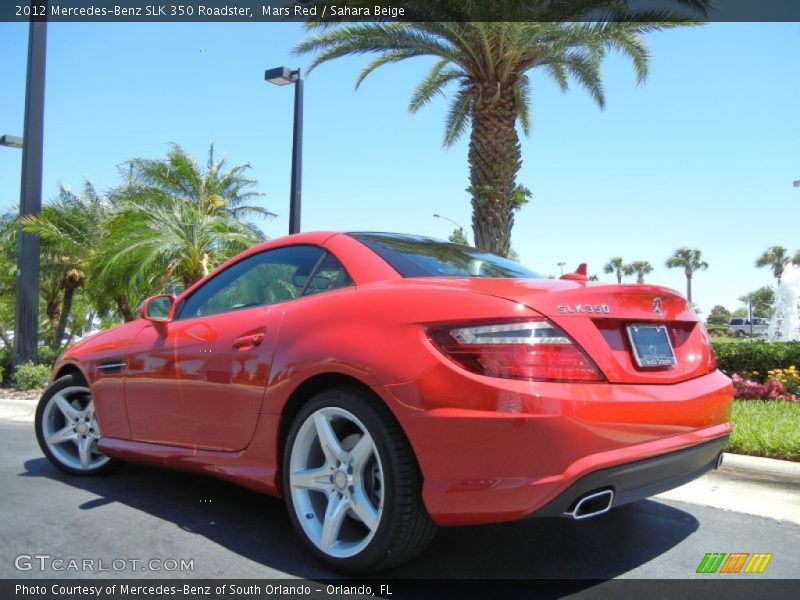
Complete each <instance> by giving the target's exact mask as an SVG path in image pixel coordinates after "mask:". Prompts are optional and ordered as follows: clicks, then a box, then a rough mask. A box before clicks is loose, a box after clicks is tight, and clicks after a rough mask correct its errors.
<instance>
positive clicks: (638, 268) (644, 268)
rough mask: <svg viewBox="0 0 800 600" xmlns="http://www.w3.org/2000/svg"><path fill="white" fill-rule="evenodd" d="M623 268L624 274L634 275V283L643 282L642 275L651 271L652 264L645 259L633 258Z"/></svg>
mask: <svg viewBox="0 0 800 600" xmlns="http://www.w3.org/2000/svg"><path fill="white" fill-rule="evenodd" d="M623 269H624V271H625V275H636V283H644V276H645V275H647V274H648V273H652V272H653V265H651V264H650V263H649V262H647V261H646V260H635V261H633V262H632V263H631V264H629V265H625V267H623Z"/></svg>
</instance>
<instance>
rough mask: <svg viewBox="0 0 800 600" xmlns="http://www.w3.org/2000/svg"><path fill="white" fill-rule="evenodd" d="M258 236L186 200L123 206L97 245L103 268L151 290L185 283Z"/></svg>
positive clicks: (227, 217) (195, 279)
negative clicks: (103, 258) (99, 245)
mask: <svg viewBox="0 0 800 600" xmlns="http://www.w3.org/2000/svg"><path fill="white" fill-rule="evenodd" d="M258 241H260V238H259V237H258V236H257V235H256V234H255V233H254V232H253V231H252V230H251V229H250V228H249V227H247V226H245V225H243V224H242V223H240V222H238V221H236V220H235V219H232V218H230V217H229V216H226V215H222V214H208V213H205V212H203V211H202V210H201V209H200V207H199V206H198V205H196V204H194V203H191V202H186V201H180V200H175V201H172V202H169V203H164V204H161V205H155V206H154V205H147V204H144V205H138V206H129V207H128V209H127V210H126V211H124V212H123V213H121V214H119V215H118V216H117V217H116V218H115V219H114V221H113V222H112V223H111V227H110V234H109V235H108V237H107V238H106V239H105V240H104V242H103V245H102V247H101V253H102V254H103V256H105V257H106V264H105V267H104V269H103V273H104V275H106V276H113V275H115V274H120V273H124V274H126V275H127V277H128V278H129V281H131V282H132V284H133V285H135V286H137V287H141V288H144V289H150V290H151V291H152V290H156V289H164V288H165V287H166V286H168V285H169V284H174V283H176V282H177V283H179V284H180V285H182V286H183V287H189V286H190V285H192V284H193V283H194V282H195V281H197V280H198V279H200V278H201V277H203V276H204V275H207V274H208V272H209V270H210V269H211V268H213V267H215V266H217V265H219V264H220V263H222V262H224V261H225V260H227V259H228V258H230V257H232V256H233V255H235V254H238V253H239V252H241V251H242V250H245V249H246V248H248V247H249V246H251V245H253V244H254V243H257V242H258Z"/></svg>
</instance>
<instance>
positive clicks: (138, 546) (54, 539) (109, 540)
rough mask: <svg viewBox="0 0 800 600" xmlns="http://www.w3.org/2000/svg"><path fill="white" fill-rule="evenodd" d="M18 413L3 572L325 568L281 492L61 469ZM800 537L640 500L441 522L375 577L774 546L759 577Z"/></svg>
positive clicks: (591, 575)
mask: <svg viewBox="0 0 800 600" xmlns="http://www.w3.org/2000/svg"><path fill="white" fill-rule="evenodd" d="M20 421H22V422H9V421H2V422H0V440H2V444H0V505H1V506H2V511H0V532H2V544H0V578H19V577H31V578H50V577H59V578H61V577H75V578H78V577H87V575H88V574H89V573H87V572H86V570H85V569H83V570H81V569H78V570H70V562H69V561H70V559H74V560H77V561H85V560H91V561H94V562H93V563H92V564H93V569H94V571H93V572H92V573H91V575H92V576H94V577H109V578H118V577H129V578H133V577H147V578H160V577H175V576H180V577H196V578H276V579H278V578H295V577H302V578H310V579H314V578H316V579H320V578H331V577H335V574H334V573H331V572H329V571H328V570H326V569H325V568H324V567H322V566H320V565H319V564H318V563H316V562H315V561H314V560H313V559H312V558H311V556H310V555H309V553H308V552H307V551H306V550H305V548H304V547H303V546H302V544H301V543H300V542H299V540H298V539H297V537H296V536H295V534H294V532H293V530H292V528H291V525H290V523H289V520H288V518H287V516H286V513H285V510H284V505H283V503H282V502H281V501H279V500H276V499H272V498H269V497H265V496H263V495H260V494H257V493H254V492H251V491H248V490H245V489H242V488H239V487H236V486H234V485H232V484H228V483H225V482H223V481H218V480H215V479H213V478H210V477H206V476H201V475H194V474H188V473H180V472H174V471H167V470H161V469H156V468H152V467H145V466H139V465H127V466H126V467H124V468H123V469H122V470H120V471H118V472H117V473H115V474H113V475H110V476H107V477H96V478H75V477H70V476H67V475H65V474H63V473H61V472H60V471H58V470H56V469H55V468H53V467H52V466H51V465H50V464H49V463H48V462H47V461H46V460H45V459H44V457H43V456H42V454H41V452H40V450H39V448H38V446H37V444H36V441H35V437H34V432H33V427H32V424H31V423H29V422H25V421H24V420H22V419H20ZM799 539H800V525H797V524H795V523H791V522H787V521H778V520H775V519H770V518H763V517H758V516H752V515H747V514H743V513H740V512H734V511H730V510H722V509H719V508H713V507H707V506H702V505H699V504H696V503H695V504H691V503H687V502H679V501H674V500H664V499H658V500H645V501H642V502H637V503H635V504H632V505H628V506H623V507H619V508H617V509H615V510H613V511H611V512H610V513H609V514H607V515H604V516H602V517H599V518H595V519H588V520H586V521H581V522H573V521H569V520H562V519H541V520H526V521H521V522H516V523H509V524H502V525H492V526H482V527H462V528H448V529H440V530H439V532H438V534H437V536H436V538H435V540H434V541H433V543H432V544H431V546H430V548H429V549H428V551H427V552H426V553H425V554H424V555H423V556H421V557H420V558H418V559H417V560H415V561H414V562H412V563H410V564H408V565H405V566H402V567H400V568H398V569H395V570H394V571H391V572H388V573H385V574H383V575H385V576H386V577H387V578H436V579H443V578H490V579H491V578H505V579H508V578H518V579H528V578H545V579H552V578H559V579H560V578H566V579H572V578H576V579H584V578H586V579H608V578H680V579H684V578H691V577H706V578H707V577H709V575H697V574H696V573H695V570H696V568H697V566H698V564H699V563H700V561H701V560H702V558H703V556H704V555H705V554H706V553H707V552H726V553H731V552H770V553H773V555H774V556H773V558H772V561H771V562H770V564H769V565H768V568H767V569H766V570H765V572H764V573H763V574H762V575H759V576H758V577H761V578H794V577H798V574H800V547H799V546H798V544H797V540H799ZM20 556H22V557H23V558H21V559H20V558H19V557H20ZM42 556H47V557H48V558H40V557H42ZM59 559H60V560H62V561H63V562H62V563H56V562H55V561H56V560H59ZM134 561H136V562H134ZM151 561H156V562H152V563H151ZM170 561H175V562H174V563H173V562H170ZM180 561H183V562H184V565H185V566H184V568H183V570H181V567H180ZM176 566H177V568H176ZM56 567H60V568H56ZM190 567H191V568H190ZM20 568H21V569H23V570H20ZM102 568H105V569H106V570H100V569H102ZM714 577H728V576H727V575H719V574H718V575H714ZM729 577H736V575H730V576H729ZM751 577H752V576H751Z"/></svg>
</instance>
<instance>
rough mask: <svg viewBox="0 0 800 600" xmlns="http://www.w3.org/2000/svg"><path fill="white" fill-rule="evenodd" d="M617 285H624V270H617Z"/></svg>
mask: <svg viewBox="0 0 800 600" xmlns="http://www.w3.org/2000/svg"><path fill="white" fill-rule="evenodd" d="M617 285H622V270H620V269H617Z"/></svg>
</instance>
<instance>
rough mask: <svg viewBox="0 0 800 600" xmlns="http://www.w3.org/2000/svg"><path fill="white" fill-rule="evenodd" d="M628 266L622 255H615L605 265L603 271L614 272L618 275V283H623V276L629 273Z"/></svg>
mask: <svg viewBox="0 0 800 600" xmlns="http://www.w3.org/2000/svg"><path fill="white" fill-rule="evenodd" d="M627 269H628V266H627V265H626V264H625V263H624V262H623V260H622V257H621V256H615V257H614V258H612V259H611V260H610V261H608V262H607V263H606V264H605V266H604V267H603V273H614V274H615V275H616V276H617V283H622V276H623V275H627V273H626V271H627Z"/></svg>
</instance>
